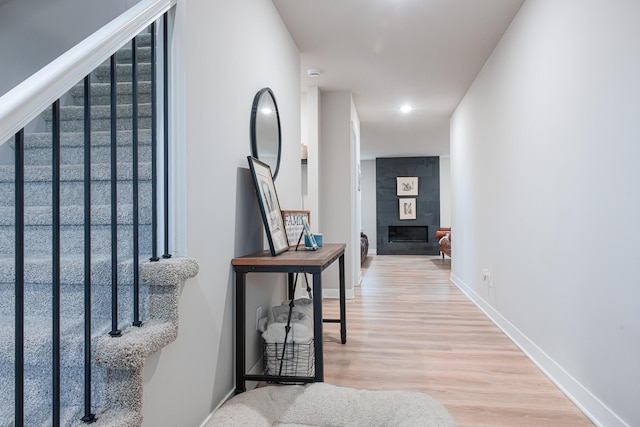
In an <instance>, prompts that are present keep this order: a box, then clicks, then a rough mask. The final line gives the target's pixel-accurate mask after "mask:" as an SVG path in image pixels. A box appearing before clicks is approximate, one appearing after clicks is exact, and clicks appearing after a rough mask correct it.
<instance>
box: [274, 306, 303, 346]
mask: <svg viewBox="0 0 640 427" xmlns="http://www.w3.org/2000/svg"><path fill="white" fill-rule="evenodd" d="M287 316H288V314H287ZM284 320H285V321H284V322H271V323H269V326H267V330H266V331H264V332H263V333H262V338H263V339H264V340H265V342H267V343H283V342H285V341H284V340H285V335H286V338H287V342H288V343H289V342H296V343H301V344H302V343H305V344H306V343H309V342H311V340H312V339H313V326H312V325H311V321H310V320H309V318H308V317H307V315H306V314H304V313H300V312H295V311H294V312H293V313H292V314H291V330H290V331H289V334H288V335H287V331H286V326H287V323H286V320H287V319H286V317H285V319H284Z"/></svg>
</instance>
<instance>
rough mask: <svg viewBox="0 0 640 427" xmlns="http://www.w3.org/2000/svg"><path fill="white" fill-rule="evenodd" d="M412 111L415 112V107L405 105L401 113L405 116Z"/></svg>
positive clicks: (401, 108)
mask: <svg viewBox="0 0 640 427" xmlns="http://www.w3.org/2000/svg"><path fill="white" fill-rule="evenodd" d="M411 110H413V107H412V106H411V105H408V104H405V105H403V106H402V107H400V111H401V112H403V113H404V114H407V113H409V112H411Z"/></svg>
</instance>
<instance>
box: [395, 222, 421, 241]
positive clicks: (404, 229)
mask: <svg viewBox="0 0 640 427" xmlns="http://www.w3.org/2000/svg"><path fill="white" fill-rule="evenodd" d="M428 236H429V227H427V226H426V225H424V226H405V225H390V226H389V243H398V242H402V243H407V242H428V241H429V237H428Z"/></svg>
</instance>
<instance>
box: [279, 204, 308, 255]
mask: <svg viewBox="0 0 640 427" xmlns="http://www.w3.org/2000/svg"><path fill="white" fill-rule="evenodd" d="M282 218H283V219H284V229H285V230H286V232H287V241H288V242H289V247H290V248H295V247H296V246H298V242H299V241H300V236H301V235H302V232H303V231H304V224H303V222H302V219H303V218H304V219H306V220H307V223H309V224H311V211H286V210H285V211H282Z"/></svg>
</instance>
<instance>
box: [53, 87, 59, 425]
mask: <svg viewBox="0 0 640 427" xmlns="http://www.w3.org/2000/svg"><path fill="white" fill-rule="evenodd" d="M52 138H53V144H52V145H53V148H52V150H51V152H52V156H51V166H52V168H51V169H52V171H51V172H52V173H51V178H52V179H51V181H52V185H51V206H52V216H51V233H52V238H51V240H52V248H51V253H52V269H51V273H52V274H51V286H52V310H51V312H52V332H51V334H52V347H51V358H52V360H51V364H52V367H51V371H52V375H51V376H52V378H51V382H52V392H51V394H52V396H51V398H52V401H51V405H52V417H53V426H54V427H59V426H60V100H59V99H58V100H57V101H55V102H54V103H53V134H52Z"/></svg>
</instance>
